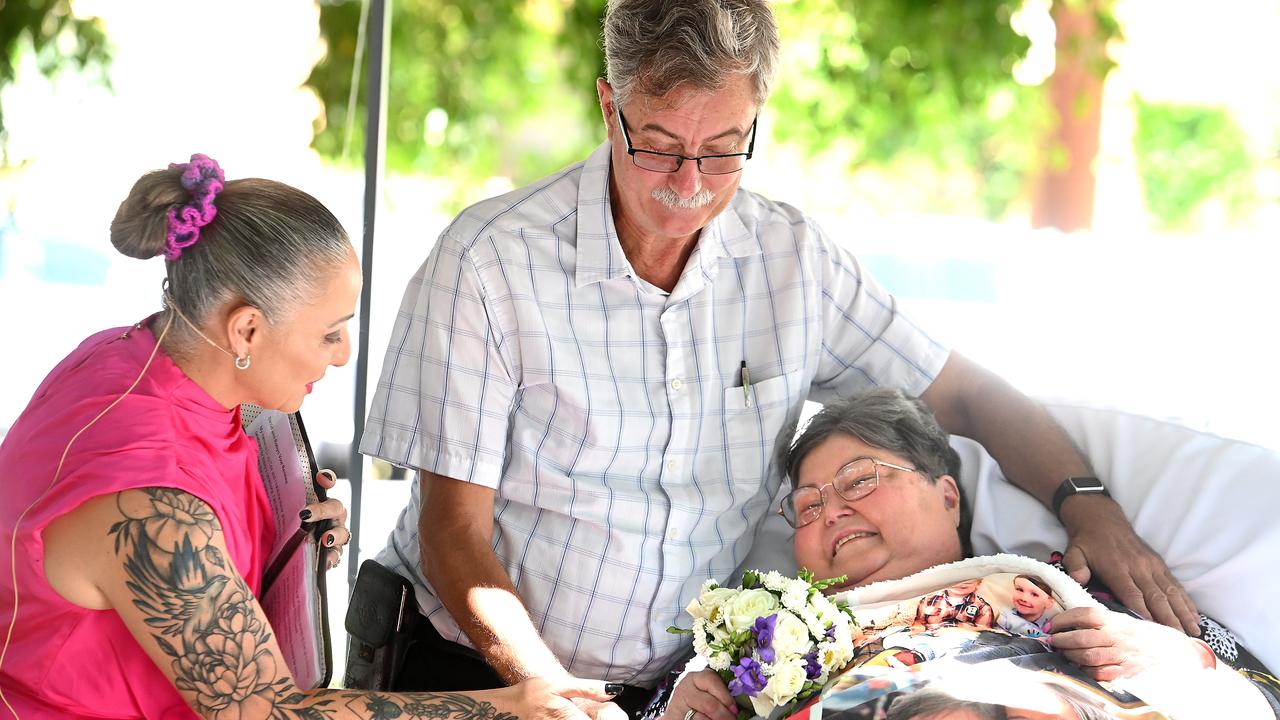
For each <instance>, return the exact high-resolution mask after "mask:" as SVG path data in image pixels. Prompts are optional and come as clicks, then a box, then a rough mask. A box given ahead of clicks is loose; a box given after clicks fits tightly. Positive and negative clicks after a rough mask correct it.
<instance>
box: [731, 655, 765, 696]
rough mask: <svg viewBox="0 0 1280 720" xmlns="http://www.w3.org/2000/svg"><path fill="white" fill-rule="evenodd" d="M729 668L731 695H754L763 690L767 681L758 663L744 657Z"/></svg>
mask: <svg viewBox="0 0 1280 720" xmlns="http://www.w3.org/2000/svg"><path fill="white" fill-rule="evenodd" d="M729 669H730V670H732V671H733V679H732V680H730V681H729V693H730V694H731V695H746V696H747V697H755V696H756V695H758V694H760V691H761V690H764V686H765V684H766V683H767V681H766V680H765V678H764V668H762V667H760V663H758V662H756V661H755V660H752V659H751V658H749V657H744V658H742V659H741V660H739V661H738V664H737V665H732V666H730V668H729Z"/></svg>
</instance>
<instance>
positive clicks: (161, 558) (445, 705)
mask: <svg viewBox="0 0 1280 720" xmlns="http://www.w3.org/2000/svg"><path fill="white" fill-rule="evenodd" d="M116 506H117V507H118V508H119V510H120V513H121V515H123V516H124V519H123V520H120V521H119V522H116V523H114V524H113V525H112V526H111V530H110V534H111V535H113V536H114V541H115V552H116V554H117V555H123V559H124V569H125V573H126V575H127V577H128V580H127V582H126V583H125V585H126V587H127V588H128V589H129V591H130V592H131V593H132V598H131V601H132V603H133V605H134V607H135V608H137V609H138V610H139V611H140V612H141V613H142V616H143V618H144V622H145V623H146V625H147V626H148V627H149V628H150V629H151V630H152V632H153V635H152V637H153V638H154V640H155V642H156V644H157V645H158V646H159V648H160V651H161V652H163V653H164V655H165V656H167V658H168V659H169V662H170V663H171V665H170V668H169V669H170V670H171V672H172V675H173V678H174V685H175V686H176V687H177V688H178V690H180V691H182V693H183V696H184V697H185V698H186V699H187V701H188V702H189V703H190V704H191V705H192V707H193V708H194V709H195V710H196V711H197V712H199V713H200V715H201V716H203V717H212V718H244V719H248V718H273V719H275V718H278V719H282V720H290V719H293V718H297V719H300V720H327V719H330V718H332V719H335V720H336V719H337V718H375V719H382V718H385V719H387V720H391V719H392V718H397V719H399V718H403V719H405V720H412V719H417V718H424V719H429V720H445V719H446V718H458V719H459V720H517V718H516V716H515V715H513V714H511V713H507V712H502V711H499V710H498V709H497V708H496V707H494V706H493V704H492V703H490V702H487V701H484V700H480V699H477V698H475V697H472V696H470V695H466V694H463V693H405V694H401V693H396V694H389V693H370V692H360V691H353V690H312V691H304V690H301V689H300V688H298V687H297V686H296V685H295V684H294V682H293V678H292V676H291V674H290V672H289V669H288V668H287V667H285V665H284V660H283V658H281V657H280V656H279V654H278V653H276V652H274V651H273V644H272V643H271V628H270V626H269V625H268V623H267V621H266V619H265V618H264V617H262V616H261V613H260V610H259V608H258V606H257V603H255V602H254V598H253V594H252V593H251V592H250V591H249V588H248V586H246V585H245V582H244V579H243V578H241V577H240V575H239V573H237V572H235V570H234V569H233V568H231V567H229V565H228V561H227V559H226V558H225V557H224V556H223V554H222V552H221V551H220V550H219V549H218V546H217V545H215V544H214V543H213V540H214V538H215V537H216V536H218V535H221V532H222V529H221V526H220V525H219V524H218V520H217V518H216V517H215V516H214V514H213V511H212V510H211V509H210V508H209V506H208V505H206V504H205V503H204V501H202V500H200V499H199V498H196V497H195V496H193V495H190V494H188V493H185V492H182V491H179V490H174V489H170V488H143V489H141V490H130V491H125V492H122V493H120V494H118V495H117V496H116Z"/></svg>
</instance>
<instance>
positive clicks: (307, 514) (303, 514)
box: [298, 508, 311, 520]
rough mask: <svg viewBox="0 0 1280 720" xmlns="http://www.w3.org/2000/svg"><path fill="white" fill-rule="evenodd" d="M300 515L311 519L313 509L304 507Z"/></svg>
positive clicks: (305, 518)
mask: <svg viewBox="0 0 1280 720" xmlns="http://www.w3.org/2000/svg"><path fill="white" fill-rule="evenodd" d="M298 517H300V518H302V519H303V520H310V519H311V511H310V510H307V509H305V508H304V509H303V510H302V512H300V513H298Z"/></svg>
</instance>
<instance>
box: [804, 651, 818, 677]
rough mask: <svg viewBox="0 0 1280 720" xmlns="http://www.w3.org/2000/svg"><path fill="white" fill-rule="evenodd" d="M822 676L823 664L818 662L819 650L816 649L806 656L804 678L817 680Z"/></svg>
mask: <svg viewBox="0 0 1280 720" xmlns="http://www.w3.org/2000/svg"><path fill="white" fill-rule="evenodd" d="M821 675H822V664H821V663H819V662H818V650H817V649H816V648H815V649H813V650H810V651H809V654H808V655H805V656H804V676H805V677H807V678H809V679H810V680H817V679H818V677H819V676H821Z"/></svg>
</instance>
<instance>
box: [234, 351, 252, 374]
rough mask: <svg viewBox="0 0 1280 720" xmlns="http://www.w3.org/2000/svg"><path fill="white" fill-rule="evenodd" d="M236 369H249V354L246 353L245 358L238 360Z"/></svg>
mask: <svg viewBox="0 0 1280 720" xmlns="http://www.w3.org/2000/svg"><path fill="white" fill-rule="evenodd" d="M236 369H237V370H248V369H249V353H245V354H244V357H238V358H236Z"/></svg>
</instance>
